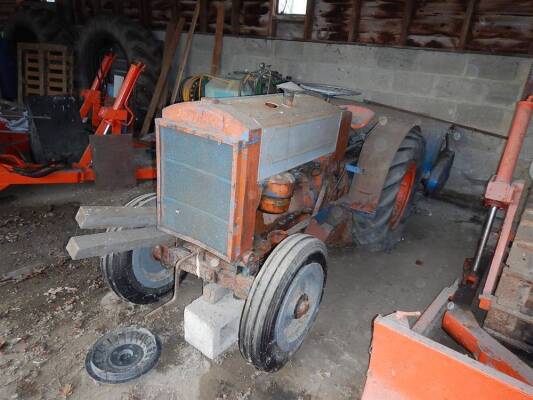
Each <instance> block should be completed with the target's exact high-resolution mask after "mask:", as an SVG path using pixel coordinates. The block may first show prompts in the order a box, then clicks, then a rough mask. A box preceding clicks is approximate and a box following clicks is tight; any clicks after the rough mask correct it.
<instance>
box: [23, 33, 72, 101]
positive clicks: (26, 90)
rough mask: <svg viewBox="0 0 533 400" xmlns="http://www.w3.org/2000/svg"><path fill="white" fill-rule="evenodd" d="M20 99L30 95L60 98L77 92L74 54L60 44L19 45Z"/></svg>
mask: <svg viewBox="0 0 533 400" xmlns="http://www.w3.org/2000/svg"><path fill="white" fill-rule="evenodd" d="M17 61H18V77H19V78H18V100H19V102H22V101H23V100H24V98H25V97H27V96H47V95H48V96H60V95H70V94H72V93H73V86H74V83H73V80H74V79H73V66H74V57H73V54H72V51H71V50H70V49H69V48H68V47H67V46H63V45H59V44H47V43H19V44H18V49H17Z"/></svg>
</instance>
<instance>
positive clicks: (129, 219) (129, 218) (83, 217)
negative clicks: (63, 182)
mask: <svg viewBox="0 0 533 400" xmlns="http://www.w3.org/2000/svg"><path fill="white" fill-rule="evenodd" d="M76 222H77V223H78V225H79V227H80V228H82V229H107V228H111V227H115V228H144V227H146V226H155V225H157V214H156V208H155V207H110V206H81V207H80V209H79V210H78V213H77V214H76Z"/></svg>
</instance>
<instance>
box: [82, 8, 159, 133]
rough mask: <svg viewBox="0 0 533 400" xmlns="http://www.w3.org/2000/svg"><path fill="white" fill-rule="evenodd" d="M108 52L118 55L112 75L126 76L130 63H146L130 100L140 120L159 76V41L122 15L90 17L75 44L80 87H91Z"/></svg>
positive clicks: (110, 75) (110, 74)
mask: <svg viewBox="0 0 533 400" xmlns="http://www.w3.org/2000/svg"><path fill="white" fill-rule="evenodd" d="M108 52H113V53H115V54H116V55H117V60H116V61H115V62H114V64H113V66H112V68H111V71H110V73H109V77H113V75H115V74H119V75H122V76H125V74H126V73H127V71H128V68H129V66H130V64H132V63H133V62H136V61H141V62H143V63H144V64H145V65H146V68H145V70H144V71H143V72H142V74H141V75H140V77H139V79H138V81H137V84H136V86H135V90H134V92H133V94H132V97H131V98H130V101H129V105H130V108H132V110H133V112H134V113H135V115H136V117H137V121H138V122H141V123H142V121H143V118H144V114H145V113H146V110H147V109H148V105H149V104H150V100H151V98H152V94H153V92H154V88H155V85H156V82H157V78H158V76H159V69H160V67H161V58H162V49H161V43H160V42H159V41H158V40H157V39H156V38H155V37H154V35H153V34H152V32H150V31H149V30H147V29H146V28H144V27H143V26H142V25H140V24H139V23H136V22H134V21H132V20H130V19H128V18H126V17H124V16H119V15H100V16H97V17H95V18H92V19H91V20H89V22H88V23H87V24H86V25H85V26H84V27H83V29H82V30H81V34H80V37H79V40H78V42H77V46H76V57H77V60H78V62H77V65H78V66H79V81H80V85H81V87H82V88H88V87H90V86H91V83H92V81H93V79H94V77H95V76H96V73H97V72H98V69H99V67H100V63H101V61H102V58H103V57H104V55H105V54H106V53H108Z"/></svg>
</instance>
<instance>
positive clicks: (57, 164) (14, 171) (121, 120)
mask: <svg viewBox="0 0 533 400" xmlns="http://www.w3.org/2000/svg"><path fill="white" fill-rule="evenodd" d="M114 60H115V56H114V55H112V54H108V55H106V56H105V57H104V58H103V60H102V63H101V65H100V69H99V71H98V74H97V76H96V77H95V78H94V81H93V84H92V85H91V88H90V89H86V90H84V91H83V92H82V97H83V98H84V102H83V105H82V106H81V108H80V110H79V118H81V120H82V121H83V122H85V121H87V120H88V119H89V117H90V119H91V124H92V126H93V128H94V129H95V131H94V135H95V136H104V135H109V134H111V135H121V134H124V133H127V132H131V130H132V125H133V124H132V122H133V121H134V120H135V116H134V114H133V112H132V111H131V110H130V108H129V107H128V100H129V99H130V97H131V95H132V93H133V91H134V88H135V84H136V82H137V80H138V78H139V76H140V75H141V73H142V72H143V70H144V68H145V66H144V65H143V64H142V63H134V64H132V65H131V66H130V68H129V71H128V73H127V75H126V76H125V78H124V81H123V83H122V86H121V87H120V91H119V93H118V95H117V97H116V98H115V99H114V100H113V102H112V104H111V105H110V106H106V102H108V101H110V100H111V99H110V98H109V97H108V96H107V95H106V94H105V93H102V90H101V88H102V85H103V82H104V80H105V78H106V76H107V74H108V72H109V70H110V68H111V65H112V63H113V61H114ZM32 101H33V100H32ZM51 101H54V100H51ZM49 108H50V107H49ZM52 108H53V107H52ZM76 117H77V116H76ZM39 118H42V119H48V120H50V119H51V117H49V116H39V115H37V116H30V120H35V119H39ZM51 122H53V121H51ZM58 124H59V122H58ZM30 125H32V124H30ZM80 125H81V123H80ZM0 130H1V134H0V144H1V145H2V150H3V154H0V190H2V189H5V188H7V187H8V186H10V185H33V184H52V183H81V182H87V181H94V180H95V173H94V168H93V167H94V165H93V154H92V146H91V145H90V144H89V143H88V138H85V143H86V144H85V145H84V146H85V147H84V148H85V150H83V148H82V150H83V152H82V153H81V156H80V157H79V158H78V159H76V160H68V159H67V160H65V159H57V158H58V157H57V156H56V157H51V159H46V160H40V161H39V160H37V161H36V160H35V158H36V157H34V156H32V155H33V152H32V150H35V149H32V145H34V144H35V140H33V138H32V134H36V133H35V132H28V133H26V134H23V133H16V132H10V131H9V130H8V129H7V126H5V124H4V126H0ZM86 135H87V134H86V133H85V134H81V136H86ZM68 141H69V140H64V142H65V143H68ZM56 142H60V140H56ZM55 145H58V146H61V145H62V143H55ZM134 147H136V148H141V149H143V148H144V149H146V148H149V147H150V144H149V143H147V142H135V143H134ZM135 176H136V178H137V179H155V177H156V169H155V166H154V165H153V163H152V162H151V160H147V162H146V163H145V165H144V166H137V167H136V171H135Z"/></svg>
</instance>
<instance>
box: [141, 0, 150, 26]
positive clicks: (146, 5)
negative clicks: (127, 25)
mask: <svg viewBox="0 0 533 400" xmlns="http://www.w3.org/2000/svg"><path fill="white" fill-rule="evenodd" d="M150 3H151V2H150V1H148V0H139V13H140V15H139V19H140V21H141V23H142V24H143V25H144V27H145V28H148V29H151V28H152V7H151V5H150Z"/></svg>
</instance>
